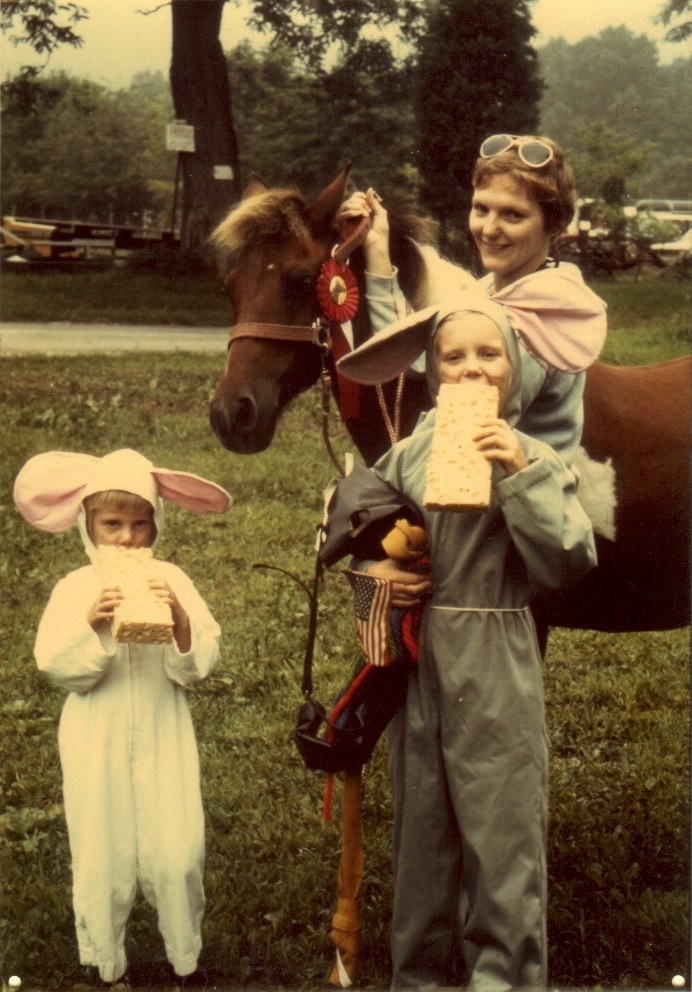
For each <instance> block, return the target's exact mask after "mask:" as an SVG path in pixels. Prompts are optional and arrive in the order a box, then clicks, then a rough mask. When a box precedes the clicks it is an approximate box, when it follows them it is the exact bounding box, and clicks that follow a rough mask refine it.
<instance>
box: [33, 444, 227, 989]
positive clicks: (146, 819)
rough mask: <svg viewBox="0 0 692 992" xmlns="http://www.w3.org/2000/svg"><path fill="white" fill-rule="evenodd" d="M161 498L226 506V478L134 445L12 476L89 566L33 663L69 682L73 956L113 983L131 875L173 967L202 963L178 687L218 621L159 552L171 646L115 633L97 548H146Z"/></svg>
mask: <svg viewBox="0 0 692 992" xmlns="http://www.w3.org/2000/svg"><path fill="white" fill-rule="evenodd" d="M163 498H167V499H170V500H172V501H173V502H175V503H177V504H179V505H181V506H184V507H186V508H187V509H191V510H193V511H195V512H198V513H210V512H217V513H218V512H223V511H224V510H225V509H226V507H227V506H228V504H229V501H230V497H229V496H228V493H226V492H225V490H223V489H222V488H221V487H220V486H217V485H216V484H215V483H212V482H207V481H206V480H204V479H201V478H199V477H198V476H195V475H191V474H189V473H184V472H171V471H168V470H166V469H158V468H155V467H154V466H153V465H152V463H151V462H150V461H148V460H147V459H146V458H145V457H144V456H143V455H141V454H139V453H138V452H136V451H133V450H131V449H123V450H120V451H115V452H112V453H111V454H109V455H106V456H105V457H103V458H98V457H95V456H93V455H84V454H77V453H73V452H61V451H55V452H47V453H45V454H40V455H36V456H35V457H34V458H32V459H30V460H29V461H28V462H27V463H26V465H25V466H24V467H23V468H22V470H21V471H20V473H19V475H18V476H17V480H16V483H15V489H14V499H15V503H16V505H17V507H18V509H19V510H20V512H21V513H22V515H23V516H24V517H25V519H26V520H28V521H29V523H31V524H33V525H34V526H36V527H38V528H40V529H42V530H47V531H52V532H59V531H64V530H66V529H67V528H69V527H70V526H71V525H72V524H74V523H77V525H78V527H79V531H80V534H81V536H82V539H83V541H84V546H85V549H86V552H87V555H88V556H89V559H90V560H91V564H89V565H86V566H84V567H83V568H79V569H76V570H75V571H73V572H70V573H69V574H68V575H67V576H65V577H64V578H63V579H61V580H60V581H59V582H58V584H57V585H56V587H55V589H54V590H53V593H52V595H51V598H50V601H49V603H48V606H47V607H46V610H45V612H44V614H43V617H42V619H41V622H40V624H39V629H38V634H37V638H36V646H35V655H36V661H37V663H38V667H39V669H40V670H41V671H42V672H45V674H46V675H47V676H48V677H49V678H50V679H51V681H53V682H54V683H56V684H57V685H59V686H61V687H63V688H65V689H67V690H68V692H69V695H68V697H67V700H66V702H65V706H64V708H63V712H62V716H61V719H60V729H59V748H60V761H61V765H62V771H63V789H64V800H65V815H66V819H67V827H68V833H69V839H70V850H71V854H72V870H73V905H74V912H75V922H76V929H77V940H78V945H79V954H80V960H81V963H82V964H83V965H90V966H96V967H98V970H99V973H100V976H101V979H102V981H104V982H117V981H118V980H119V979H121V978H122V977H123V975H124V974H125V971H126V968H127V960H126V956H125V946H124V945H125V928H126V924H127V920H128V917H129V915H130V912H131V909H132V906H133V903H134V899H135V894H136V890H137V884H138V883H139V885H140V887H141V889H142V892H143V894H144V895H145V897H146V898H147V900H148V901H149V902H150V903H151V904H152V905H153V906H155V907H156V910H157V913H158V924H159V929H160V931H161V935H162V937H163V939H164V943H165V947H166V954H167V957H168V960H169V962H170V964H171V966H172V968H173V970H174V971H175V973H176V974H177V975H178V976H180V977H181V978H184V977H185V976H188V975H191V974H192V973H194V972H195V971H196V968H197V961H198V957H199V953H200V950H201V921H202V915H203V911H204V902H205V899H204V889H203V868H204V817H203V811H202V801H201V793H200V782H199V759H198V754H197V743H196V739H195V733H194V729H193V725H192V720H191V717H190V712H189V709H188V704H187V701H186V698H185V692H184V689H185V687H186V686H189V685H191V684H193V683H195V682H198V681H199V680H201V679H204V678H205V677H206V676H208V675H209V673H210V672H211V670H212V669H213V667H214V665H215V663H216V661H217V658H218V653H219V646H218V642H219V636H220V630H219V627H218V624H217V623H216V621H215V620H214V618H213V617H212V616H211V614H210V612H209V610H208V608H207V606H206V604H205V603H204V601H203V600H202V598H201V596H200V595H199V593H198V592H197V590H196V589H195V587H194V585H193V584H192V582H191V581H190V579H189V578H188V577H187V576H186V575H185V574H184V573H183V572H182V571H181V569H179V568H178V567H177V566H176V565H173V564H172V563H170V562H165V561H161V562H157V566H158V573H159V576H160V577H159V578H158V579H157V580H156V581H155V582H154V583H152V589H154V591H155V592H156V595H157V596H159V597H160V598H162V599H164V600H165V601H166V602H167V603H168V604H169V605H170V607H171V612H172V616H173V620H174V624H175V626H174V629H173V639H172V641H171V642H170V643H167V644H123V643H119V642H117V641H116V640H114V638H113V637H112V635H111V633H110V628H109V619H110V618H111V617H112V612H113V608H114V606H115V605H117V603H118V602H119V600H120V599H121V598H122V597H121V595H120V592H119V590H118V589H117V588H111V589H104V582H103V580H102V578H101V577H100V576H99V574H98V572H97V570H96V567H95V562H96V555H97V547H98V545H100V544H104V543H105V544H124V545H126V546H132V547H143V546H153V545H155V543H156V540H157V539H158V537H159V536H160V534H161V526H162V521H163Z"/></svg>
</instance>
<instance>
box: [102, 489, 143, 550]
mask: <svg viewBox="0 0 692 992" xmlns="http://www.w3.org/2000/svg"><path fill="white" fill-rule="evenodd" d="M84 509H85V511H86V529H87V534H88V535H89V537H90V538H91V540H92V541H93V540H94V533H93V527H92V525H93V521H94V515H95V513H96V511H97V510H113V511H115V512H116V513H118V512H121V511H126V512H129V513H141V514H142V516H144V515H145V514H146V515H147V516H148V517H149V519H150V520H151V522H152V524H153V525H154V538H156V534H157V531H156V524H155V523H154V507H153V506H152V505H151V503H150V502H149V500H148V499H143V498H142V497H141V496H137V495H136V494H135V493H128V492H127V491H126V490H124V489H105V490H103V492H99V493H91V494H90V495H89V496H87V497H85V499H84Z"/></svg>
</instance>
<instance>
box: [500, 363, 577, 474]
mask: <svg viewBox="0 0 692 992" xmlns="http://www.w3.org/2000/svg"><path fill="white" fill-rule="evenodd" d="M530 361H533V359H530ZM534 364H536V363H535V362H534ZM524 366H526V362H524ZM584 382H585V374H584V373H583V372H578V373H577V374H576V375H575V374H573V373H569V372H559V371H557V370H556V369H553V368H549V369H548V372H547V375H545V378H544V381H543V384H542V385H541V386H540V388H539V390H538V392H537V393H536V394H535V395H534V396H533V398H530V399H529V400H528V403H527V405H526V406H525V407H524V412H523V413H522V415H521V418H520V420H519V423H518V424H517V427H518V428H519V430H521V431H522V432H523V433H524V434H528V435H529V437H533V438H535V439H536V440H537V441H543V442H544V443H545V444H549V445H550V447H551V448H552V449H553V450H554V451H556V452H557V454H558V455H559V456H560V458H561V459H562V460H563V462H564V463H565V464H566V465H567V466H568V467H571V466H572V465H573V464H574V461H575V459H576V456H577V452H578V451H579V444H580V442H581V435H582V429H583V426H584V405H583V396H584ZM522 392H524V390H523V389H522ZM522 400H523V403H522V405H524V402H526V397H525V396H523V397H522Z"/></svg>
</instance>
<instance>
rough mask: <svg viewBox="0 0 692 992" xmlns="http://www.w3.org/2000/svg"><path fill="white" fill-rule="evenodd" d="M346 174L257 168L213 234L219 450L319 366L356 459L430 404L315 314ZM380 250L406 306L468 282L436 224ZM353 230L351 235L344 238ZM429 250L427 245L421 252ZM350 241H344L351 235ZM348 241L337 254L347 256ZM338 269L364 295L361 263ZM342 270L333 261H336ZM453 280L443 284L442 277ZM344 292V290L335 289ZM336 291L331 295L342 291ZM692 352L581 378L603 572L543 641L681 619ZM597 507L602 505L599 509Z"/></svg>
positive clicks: (345, 833) (344, 928) (402, 216)
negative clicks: (218, 306) (265, 175)
mask: <svg viewBox="0 0 692 992" xmlns="http://www.w3.org/2000/svg"><path fill="white" fill-rule="evenodd" d="M347 178H348V169H345V170H344V171H343V172H342V173H341V174H340V175H339V176H338V177H337V179H335V180H334V182H332V183H331V184H330V185H329V186H327V187H326V189H324V190H323V192H322V193H321V194H320V195H319V196H318V197H317V198H316V199H315V200H314V201H313V202H312V203H310V204H308V203H306V201H305V199H304V198H303V196H302V195H301V194H300V193H299V192H298V191H297V190H288V189H269V188H267V186H266V185H265V183H264V182H263V181H262V180H261V179H260V178H259V177H256V176H255V177H253V178H252V180H251V182H250V184H249V185H248V187H247V189H246V190H245V194H244V197H243V199H242V201H241V202H240V204H239V205H238V206H237V207H236V208H235V209H234V210H233V211H232V212H231V213H230V214H229V216H228V217H227V218H226V219H225V220H224V221H222V222H221V224H220V225H219V227H218V228H217V230H216V232H215V235H214V240H215V243H216V247H217V249H219V251H220V252H221V253H223V255H224V256H225V260H226V262H227V265H228V269H229V271H228V275H227V277H226V282H225V286H226V290H227V292H228V295H229V297H230V300H231V303H232V307H233V316H234V320H235V324H234V326H233V327H232V329H231V332H230V340H229V348H228V358H227V362H226V368H225V370H224V373H223V375H222V377H221V380H220V382H219V384H218V386H217V388H216V392H215V393H214V396H213V398H212V401H211V408H210V421H211V425H212V428H213V430H214V432H215V433H216V435H217V437H218V438H219V440H220V441H221V443H222V444H223V445H224V447H226V448H228V449H229V450H230V451H234V452H237V453H241V454H243V453H244V454H253V453H254V452H259V451H263V450H265V449H266V448H267V447H268V446H269V444H270V443H271V441H272V438H273V436H274V431H275V428H276V424H277V420H278V418H279V416H280V414H281V411H282V410H283V409H284V408H285V407H286V405H287V404H288V403H290V401H291V400H292V399H293V397H294V396H296V395H297V394H298V393H300V392H301V391H303V390H305V389H307V388H309V387H310V386H312V385H313V384H314V383H315V382H316V381H317V380H318V379H319V378H320V377H322V379H323V383H324V382H326V381H327V380H329V381H331V383H332V387H333V390H334V395H335V399H336V402H337V404H338V406H339V410H340V413H341V417H342V420H343V422H344V424H345V426H346V428H347V430H348V432H349V434H350V436H351V438H352V439H353V441H354V443H355V445H356V447H357V448H358V450H359V452H360V453H361V455H362V457H363V459H364V461H365V462H366V464H369V465H370V464H372V463H373V462H374V461H375V460H376V458H377V457H378V455H379V454H381V453H382V452H383V451H384V450H386V448H387V447H389V446H390V445H391V443H392V442H393V440H394V439H395V438H396V437H397V436H402V437H403V436H405V435H407V434H409V433H410V432H411V431H412V430H413V427H414V426H415V424H416V422H417V420H418V416H419V414H420V413H421V411H422V410H425V409H428V408H429V406H430V403H431V400H430V396H429V395H428V391H427V386H426V384H425V380H424V378H423V377H418V378H416V377H415V376H414V375H410V376H408V377H407V378H406V379H405V380H404V381H403V391H401V382H399V383H388V384H386V385H385V386H384V387H378V389H377V390H376V389H374V388H371V387H358V386H355V384H353V383H350V382H349V381H348V380H346V379H343V378H341V377H340V376H339V375H338V374H337V373H336V372H335V361H336V360H337V359H338V358H339V357H341V354H342V353H344V347H348V345H346V346H345V342H344V334H343V328H342V327H341V325H340V323H339V321H340V320H343V319H344V316H343V315H341V314H340V313H337V314H336V317H337V319H336V320H334V321H332V322H331V324H330V323H329V322H327V321H325V319H324V312H323V307H324V292H323V291H324V278H323V277H324V271H325V270H324V266H325V265H326V264H328V262H329V261H330V259H332V258H333V257H334V258H336V259H337V260H338V259H339V252H341V251H342V249H344V248H346V250H348V248H349V246H348V245H346V246H345V245H344V233H343V231H340V230H339V229H338V228H337V225H336V224H335V217H336V214H337V212H338V210H339V208H340V206H341V204H342V202H343V199H344V194H345V191H346V183H347ZM387 208H388V214H389V221H390V256H391V258H392V262H393V264H394V265H396V266H397V268H398V270H399V281H400V284H401V287H402V290H403V292H404V294H405V296H406V298H407V299H408V300H409V301H410V302H411V304H412V306H413V307H414V309H419V308H420V307H422V306H424V305H425V304H426V303H428V302H432V301H434V300H435V299H436V298H439V295H440V287H441V286H442V285H444V282H445V281H447V280H453V282H452V283H451V284H452V285H454V286H456V287H459V286H460V285H463V284H466V283H468V284H469V285H470V284H471V283H472V282H473V279H472V277H471V276H470V275H469V274H468V273H466V272H464V270H462V269H460V268H458V267H457V266H453V265H452V264H451V263H449V262H445V261H444V260H443V259H441V258H440V257H439V255H437V254H436V252H434V250H433V249H432V247H430V246H431V245H432V242H433V227H432V225H431V224H430V223H429V222H426V221H425V220H424V219H423V218H421V217H419V216H417V215H415V214H414V213H412V212H411V211H410V210H405V209H403V210H399V209H397V207H396V205H395V204H393V203H388V204H387ZM347 240H348V239H347ZM425 246H428V247H425ZM350 247H353V246H352V245H351V246H350ZM345 254H346V251H343V252H342V258H343V255H345ZM348 263H349V264H348V268H349V270H350V272H351V273H352V276H353V277H355V284H356V285H357V287H358V289H357V292H356V295H355V298H356V300H357V299H358V298H360V300H363V299H364V296H365V292H364V284H365V274H364V260H363V252H362V249H360V248H359V247H355V248H354V249H353V250H352V251H350V255H349V258H348ZM342 269H343V267H342ZM448 284H449V283H448ZM343 288H344V295H345V297H348V296H349V293H350V289H349V287H348V286H347V285H344V287H343ZM339 302H341V297H339ZM348 316H350V318H351V330H352V341H351V342H350V344H352V345H353V346H356V345H358V344H360V343H362V342H363V341H365V340H367V338H368V337H369V335H370V328H369V319H368V314H367V306H365V305H360V306H357V309H356V310H355V313H353V314H351V313H349V314H348ZM691 383H692V367H691V361H690V360H689V359H680V360H677V361H671V362H665V363H663V364H660V365H654V366H648V367H637V368H613V367H610V366H608V365H603V364H600V363H596V364H595V365H592V366H591V367H590V368H589V370H588V372H587V376H586V387H585V393H584V408H585V409H584V413H585V420H584V431H583V437H582V451H581V463H580V465H579V468H580V471H581V474H582V485H581V489H580V494H582V500H583V502H584V504H585V508H586V509H587V512H589V515H590V517H591V519H592V521H593V522H594V529H595V530H596V532H597V546H598V567H597V568H596V569H594V570H593V571H592V572H590V573H589V574H588V575H586V576H585V577H584V578H583V579H582V580H581V581H579V582H578V583H577V584H576V585H575V586H573V587H572V588H571V589H570V590H569V591H568V593H566V594H563V595H560V594H557V593H552V594H543V595H541V596H540V597H537V598H536V599H535V600H534V603H533V604H532V608H533V612H534V616H535V619H536V626H537V630H538V634H539V639H540V642H541V647H542V648H543V649H545V646H546V641H547V633H548V629H549V627H550V626H561V627H575V628H581V629H593V630H601V631H634V630H666V629H671V628H675V627H681V626H684V625H685V624H686V623H687V622H688V604H689V590H688V584H689V580H688V505H689V489H688V485H689V484H688V476H687V456H688V417H689V411H690V400H691ZM603 507H605V512H604V509H603ZM360 803H361V776H360V770H359V769H354V770H351V771H347V772H345V774H344V783H343V792H342V816H341V860H340V866H339V885H338V889H339V894H338V903H337V907H336V911H335V913H334V917H333V921H332V925H333V929H332V932H331V935H330V936H331V940H332V942H333V944H334V945H335V948H336V961H335V964H334V967H333V969H332V971H331V974H330V975H329V982H330V984H332V985H333V986H337V987H347V986H349V985H350V984H352V982H353V980H354V978H355V976H356V974H357V970H358V952H359V928H360V910H359V905H358V895H359V889H360V885H361V879H362V864H363V850H362V833H361V826H360V812H361V807H360Z"/></svg>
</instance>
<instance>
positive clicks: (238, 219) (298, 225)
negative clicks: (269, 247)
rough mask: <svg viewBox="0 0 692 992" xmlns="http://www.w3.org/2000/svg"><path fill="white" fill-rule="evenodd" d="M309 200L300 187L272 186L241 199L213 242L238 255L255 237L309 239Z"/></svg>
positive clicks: (224, 220)
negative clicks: (304, 215) (301, 192)
mask: <svg viewBox="0 0 692 992" xmlns="http://www.w3.org/2000/svg"><path fill="white" fill-rule="evenodd" d="M305 209H306V203H305V200H304V199H303V197H302V196H301V195H300V193H299V192H298V190H295V189H269V190H267V191H266V193H257V194H256V195H255V196H249V197H247V198H246V199H244V200H241V201H240V203H239V204H238V206H237V207H235V208H234V209H233V210H231V212H230V214H228V216H227V217H225V218H224V219H223V220H222V221H221V223H220V224H219V225H218V227H217V228H216V229H215V230H214V231H212V234H211V242H212V244H213V245H214V247H215V248H216V249H217V251H222V252H225V253H227V254H229V255H235V254H237V253H238V252H240V251H242V249H243V248H244V247H245V246H246V245H248V244H249V243H250V242H251V241H254V240H268V239H270V238H276V237H277V236H280V235H287V234H288V235H293V237H295V238H297V239H298V241H300V242H304V241H307V240H308V238H309V236H310V232H309V231H308V228H307V225H306V224H305V221H304V220H303V213H304V211H305Z"/></svg>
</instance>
